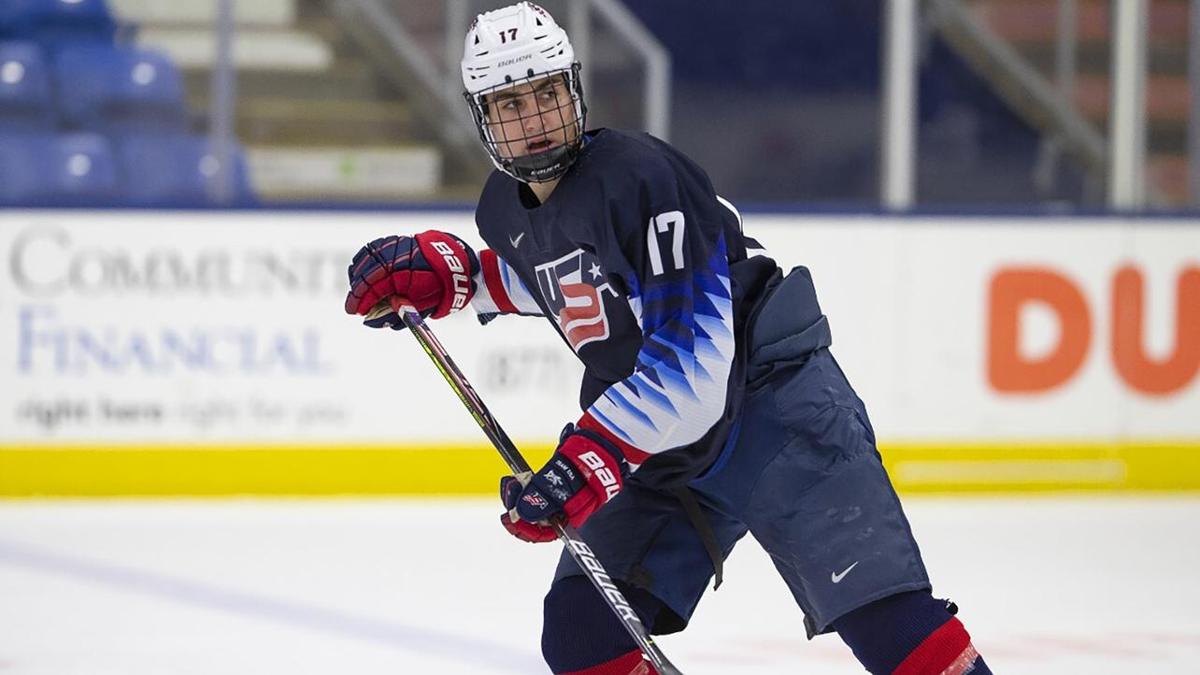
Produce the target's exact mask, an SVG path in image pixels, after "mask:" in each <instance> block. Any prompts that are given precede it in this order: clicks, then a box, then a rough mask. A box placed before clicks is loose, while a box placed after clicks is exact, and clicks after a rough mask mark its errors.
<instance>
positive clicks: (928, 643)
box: [892, 618, 986, 675]
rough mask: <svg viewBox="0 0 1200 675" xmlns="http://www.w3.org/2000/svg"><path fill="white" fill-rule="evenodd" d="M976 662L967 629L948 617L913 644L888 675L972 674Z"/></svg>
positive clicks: (977, 659) (977, 655)
mask: <svg viewBox="0 0 1200 675" xmlns="http://www.w3.org/2000/svg"><path fill="white" fill-rule="evenodd" d="M978 661H979V652H977V651H975V647H974V646H973V645H972V644H971V636H970V635H968V634H967V629H966V628H964V627H963V625H962V622H961V621H959V620H958V619H955V618H951V619H950V620H949V621H947V622H946V623H944V624H942V626H941V627H940V628H938V629H937V630H935V631H933V633H930V635H929V637H927V638H925V640H923V641H922V642H921V644H919V645H917V648H916V649H914V650H913V651H912V653H911V654H909V655H908V657H907V658H905V659H904V661H903V662H902V663H901V664H900V665H899V666H897V667H896V670H894V671H892V675H964V674H965V673H969V672H972V670H974V668H975V666H976V665H977V662H978ZM984 668H986V666H985V667H984Z"/></svg>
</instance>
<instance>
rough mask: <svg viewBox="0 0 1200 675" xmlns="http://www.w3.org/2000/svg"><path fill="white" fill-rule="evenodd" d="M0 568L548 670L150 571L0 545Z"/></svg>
mask: <svg viewBox="0 0 1200 675" xmlns="http://www.w3.org/2000/svg"><path fill="white" fill-rule="evenodd" d="M0 564H7V565H10V566H14V567H22V568H26V569H30V570H33V571H35V572H43V573H53V574H57V575H60V576H65V577H70V578H72V579H77V580H82V581H88V582H92V583H97V584H101V585H103V586H108V587H111V588H118V589H121V590H123V591H128V592H132V593H140V594H142V595H151V596H155V597H158V598H166V599H169V600H172V601H175V602H178V603H180V604H185V605H192V606H196V607H203V608H207V609H215V610H220V611H225V612H231V613H234V614H239V615H243V616H248V617H254V618H257V619H265V620H268V621H273V622H275V623H279V624H286V625H290V626H294V627H299V628H305V629H308V630H314V631H318V632H323V633H328V634H333V635H339V636H342V637H348V638H353V639H357V640H364V641H367V642H373V643H376V644H382V645H386V646H389V647H394V648H398V649H404V650H408V651H414V652H423V653H426V654H429V655H433V656H438V657H442V658H446V659H453V660H456V661H462V662H467V663H472V664H479V665H484V666H487V668H488V669H489V670H490V671H493V672H494V671H497V670H500V671H506V672H513V673H529V672H538V671H540V670H544V668H545V666H544V665H543V664H542V661H541V659H540V658H538V657H537V656H535V655H533V654H530V653H528V652H524V651H520V650H516V649H511V648H509V647H506V646H504V645H498V644H495V643H491V642H484V641H480V640H475V639H472V638H469V637H466V636H463V635H460V634H455V633H452V632H440V631H434V630H429V629H427V628H416V627H413V626H408V625H404V624H401V623H395V622H388V621H380V620H378V619H372V618H370V617H364V616H356V615H354V614H349V613H346V612H343V611H340V610H334V609H327V608H323V607H316V606H311V605H304V604H300V603H296V602H290V601H286V600H279V599H276V598H270V597H267V596H262V595H254V594H251V593H245V592H242V591H236V590H231V589H226V588H220V587H218V586H213V585H210V584H205V583H200V582H195V581H190V580H186V579H176V578H172V577H169V576H166V575H162V574H157V573H154V572H147V571H144V570H138V569H133V568H129V567H122V566H119V565H113V564H109V563H100V562H95V561H90V560H85V559H82V558H77V557H73V556H67V555H62V554H59V553H50V552H46V551H39V550H36V549H34V548H31V547H28V546H24V545H21V544H16V543H13V542H10V541H4V540H0Z"/></svg>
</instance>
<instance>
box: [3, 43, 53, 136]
mask: <svg viewBox="0 0 1200 675" xmlns="http://www.w3.org/2000/svg"><path fill="white" fill-rule="evenodd" d="M56 123H57V120H56V116H55V110H54V104H53V100H52V98H51V94H50V69H49V68H48V67H47V65H46V60H45V57H44V56H43V55H42V50H41V48H40V47H38V46H37V45H36V44H34V43H32V42H0V128H3V129H8V130H11V131H22V130H34V129H43V130H50V129H53V128H54V127H55V124H56Z"/></svg>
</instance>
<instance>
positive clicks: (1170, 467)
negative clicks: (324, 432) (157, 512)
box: [0, 440, 1200, 497]
mask: <svg viewBox="0 0 1200 675" xmlns="http://www.w3.org/2000/svg"><path fill="white" fill-rule="evenodd" d="M522 450H523V452H525V453H526V458H527V459H528V460H529V463H530V464H531V465H533V466H534V467H537V466H540V465H541V464H542V463H544V462H545V461H546V459H547V458H548V457H549V456H550V453H551V452H552V451H553V447H551V446H549V445H540V446H526V447H523V448H522ZM882 454H883V457H884V464H885V466H886V467H887V469H888V472H889V473H890V474H891V476H892V480H893V482H894V483H895V485H896V487H897V489H898V490H899V491H901V492H906V493H1013V492H1018V493H1022V492H1054V491H1101V492H1117V491H1151V492H1161V491H1197V490H1200V440H1179V441H1174V440H1170V441H1136V442H1119V443H1100V442H1098V443H1078V442H1069V443H1066V442H1063V443H1060V442H1038V443H1028V442H1020V443H1017V442H1013V443H944V442H939V443H917V442H904V443H890V444H884V446H883V449H882ZM505 473H507V470H506V468H505V466H504V464H503V462H502V461H501V460H500V457H499V455H498V454H497V453H496V451H495V450H493V449H492V448H491V446H488V445H483V444H478V445H466V446H464V445H421V446H411V447H399V448H398V447H394V446H362V445H358V446H328V445H320V446H316V445H314V446H303V445H286V446H282V445H281V446H274V445H155V446H148V445H137V446H132V445H129V446H126V445H54V446H50V445H37V446H0V496H3V497H34V496H52V497H116V496H148V497H155V496H163V497H165V496H230V495H264V496H269V495H298V496H306V495H314V496H315V495H485V494H494V493H495V492H496V488H497V484H498V479H499V477H500V476H502V475H504V474H505Z"/></svg>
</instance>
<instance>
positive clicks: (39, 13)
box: [0, 0, 117, 48]
mask: <svg viewBox="0 0 1200 675" xmlns="http://www.w3.org/2000/svg"><path fill="white" fill-rule="evenodd" d="M116 30H117V24H116V21H114V20H113V17H112V14H111V13H110V12H109V10H108V6H107V5H106V4H105V2H104V0H4V2H0V35H6V36H9V37H19V38H24V39H30V40H36V41H37V42H39V43H41V44H43V45H46V46H48V47H52V48H53V47H58V46H60V45H70V44H79V43H82V42H100V43H112V41H113V38H114V36H115V34H116Z"/></svg>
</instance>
